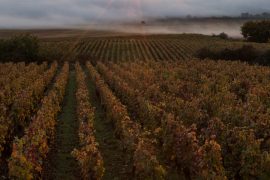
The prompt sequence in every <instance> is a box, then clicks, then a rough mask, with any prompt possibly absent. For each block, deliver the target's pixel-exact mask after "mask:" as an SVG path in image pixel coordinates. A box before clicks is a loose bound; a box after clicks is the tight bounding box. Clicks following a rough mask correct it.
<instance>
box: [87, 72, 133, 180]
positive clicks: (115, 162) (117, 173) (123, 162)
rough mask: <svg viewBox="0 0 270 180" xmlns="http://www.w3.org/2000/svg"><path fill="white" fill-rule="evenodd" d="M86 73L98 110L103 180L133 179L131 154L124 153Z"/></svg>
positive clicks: (96, 115) (96, 124)
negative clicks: (103, 167) (103, 168)
mask: <svg viewBox="0 0 270 180" xmlns="http://www.w3.org/2000/svg"><path fill="white" fill-rule="evenodd" d="M85 72H86V75H87V77H88V78H87V79H88V81H87V84H88V87H89V96H90V99H91V104H92V105H93V106H94V107H95V108H96V110H95V121H94V127H95V130H96V132H95V135H96V140H97V142H98V143H99V150H100V152H101V155H102V157H103V160H104V166H105V174H104V177H103V179H104V180H113V179H132V177H130V174H131V171H132V167H131V164H130V162H129V160H128V159H129V157H130V154H129V153H126V152H123V150H122V146H121V142H120V140H119V139H117V138H116V137H115V135H114V128H113V126H112V124H111V122H109V121H108V119H107V118H106V116H105V112H104V110H103V108H102V106H101V104H100V101H99V98H98V97H97V95H96V92H95V86H94V84H93V83H92V82H91V81H90V77H89V74H88V71H87V70H85Z"/></svg>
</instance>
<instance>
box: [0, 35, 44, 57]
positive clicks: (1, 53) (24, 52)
mask: <svg viewBox="0 0 270 180" xmlns="http://www.w3.org/2000/svg"><path fill="white" fill-rule="evenodd" d="M38 55H39V41H38V39H37V38H36V37H34V36H31V35H20V36H15V37H13V38H11V39H7V40H2V41H0V59H1V61H13V62H18V61H25V62H29V61H35V60H36V59H37V58H38Z"/></svg>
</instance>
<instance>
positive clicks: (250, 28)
mask: <svg viewBox="0 0 270 180" xmlns="http://www.w3.org/2000/svg"><path fill="white" fill-rule="evenodd" d="M241 30H242V35H243V36H244V38H245V39H246V40H248V41H253V42H258V43H266V42H268V41H269V38H270V21H269V20H268V21H266V20H264V21H249V22H246V23H245V24H244V25H243V26H242V27H241Z"/></svg>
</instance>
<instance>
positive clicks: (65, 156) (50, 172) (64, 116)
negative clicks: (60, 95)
mask: <svg viewBox="0 0 270 180" xmlns="http://www.w3.org/2000/svg"><path fill="white" fill-rule="evenodd" d="M75 92H76V74H75V71H74V70H71V71H70V75H69V82H68V84H67V89H66V95H65V99H64V104H63V107H62V108H63V109H62V112H61V114H60V116H59V118H58V122H57V128H56V135H55V142H54V144H53V147H52V151H51V153H50V155H49V158H48V159H49V160H48V163H47V165H46V172H45V174H44V179H65V180H67V179H79V173H80V170H79V169H78V167H79V166H78V164H77V162H76V160H75V159H74V158H73V157H72V156H71V152H72V150H73V149H74V148H75V147H78V146H79V138H78V122H77V120H76V97H75Z"/></svg>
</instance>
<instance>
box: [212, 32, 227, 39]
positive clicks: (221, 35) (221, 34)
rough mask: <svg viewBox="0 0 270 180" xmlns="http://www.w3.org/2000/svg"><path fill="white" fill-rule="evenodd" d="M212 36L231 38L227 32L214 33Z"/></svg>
mask: <svg viewBox="0 0 270 180" xmlns="http://www.w3.org/2000/svg"><path fill="white" fill-rule="evenodd" d="M212 37H218V38H220V39H225V40H227V39H229V36H228V34H226V33H225V32H222V33H220V34H218V35H215V34H213V35H212Z"/></svg>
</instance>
